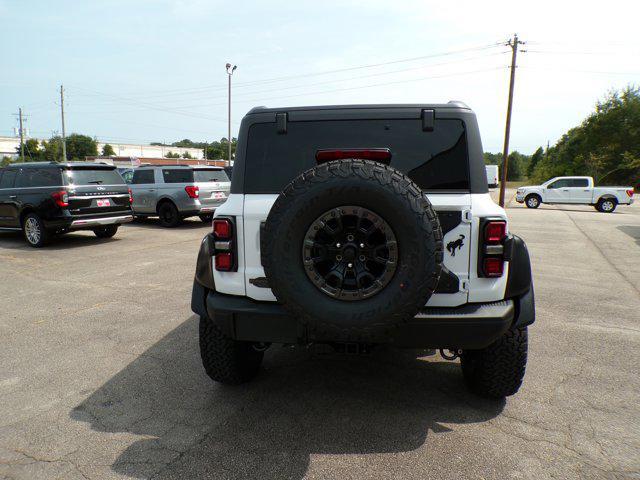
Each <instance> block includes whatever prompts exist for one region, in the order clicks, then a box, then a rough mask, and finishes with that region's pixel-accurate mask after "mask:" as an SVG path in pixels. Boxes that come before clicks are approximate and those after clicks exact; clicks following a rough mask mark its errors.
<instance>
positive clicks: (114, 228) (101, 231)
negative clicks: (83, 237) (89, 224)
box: [93, 225, 118, 238]
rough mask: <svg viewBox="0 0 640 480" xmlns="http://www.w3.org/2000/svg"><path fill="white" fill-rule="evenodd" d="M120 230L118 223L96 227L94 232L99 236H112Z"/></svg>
mask: <svg viewBox="0 0 640 480" xmlns="http://www.w3.org/2000/svg"><path fill="white" fill-rule="evenodd" d="M117 232H118V225H107V226H104V227H100V228H94V229H93V233H94V234H95V236H96V237H98V238H111V237H113V236H114V235H115V234H116V233H117Z"/></svg>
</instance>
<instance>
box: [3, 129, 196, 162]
mask: <svg viewBox="0 0 640 480" xmlns="http://www.w3.org/2000/svg"><path fill="white" fill-rule="evenodd" d="M37 140H38V141H40V142H41V141H42V139H37ZM106 143H109V145H111V146H112V147H113V151H114V152H116V155H117V156H119V157H138V158H141V157H142V158H164V157H165V155H167V154H168V153H169V152H171V153H177V154H179V155H180V156H181V157H182V155H184V154H185V153H188V154H189V155H190V156H191V157H192V158H194V159H204V151H203V150H202V149H201V148H185V147H167V146H164V145H136V144H133V143H111V142H106ZM19 146H20V138H16V137H1V136H0V158H2V157H3V156H8V157H17V156H18V154H17V153H16V149H17V148H18V147H19ZM104 146H105V142H98V153H102V148H103V147H104ZM170 160H173V163H175V159H173V158H172V159H170Z"/></svg>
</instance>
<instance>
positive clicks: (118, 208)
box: [0, 162, 133, 247]
mask: <svg viewBox="0 0 640 480" xmlns="http://www.w3.org/2000/svg"><path fill="white" fill-rule="evenodd" d="M131 201H132V198H131V191H130V190H129V187H128V186H127V184H126V183H125V182H124V180H123V179H122V177H121V176H120V174H119V173H118V171H117V170H116V168H115V167H113V166H111V165H101V164H94V163H82V162H77V163H75V162H71V163H55V162H51V163H42V162H38V163H16V164H13V165H9V166H8V167H5V168H2V169H0V230H22V231H23V232H24V238H25V239H26V241H27V243H28V244H29V245H31V246H32V247H42V246H43V245H45V244H46V243H47V241H48V240H49V239H50V238H51V236H52V235H54V234H59V233H66V232H69V231H71V230H93V232H94V233H95V234H96V236H97V237H99V238H109V237H113V236H114V235H115V234H116V232H117V231H118V226H119V225H120V224H122V223H126V222H130V221H131V220H132V219H133V214H132V211H131Z"/></svg>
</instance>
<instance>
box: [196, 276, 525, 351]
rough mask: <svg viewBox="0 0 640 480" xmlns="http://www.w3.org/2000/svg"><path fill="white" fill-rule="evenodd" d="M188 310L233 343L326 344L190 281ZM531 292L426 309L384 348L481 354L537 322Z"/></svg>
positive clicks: (269, 308) (276, 307) (275, 310)
mask: <svg viewBox="0 0 640 480" xmlns="http://www.w3.org/2000/svg"><path fill="white" fill-rule="evenodd" d="M191 309H192V310H193V311H194V312H195V313H197V314H199V315H200V316H206V317H208V318H210V319H211V320H212V321H214V322H215V323H216V325H217V326H218V327H219V328H220V329H221V330H222V331H223V332H224V333H225V334H226V335H228V336H229V337H231V338H233V339H235V340H241V341H252V342H272V343H309V342H330V341H336V340H337V339H335V338H319V337H312V336H310V335H309V334H308V332H307V330H306V328H305V326H304V325H302V324H301V323H299V322H298V321H297V320H296V319H295V318H293V317H291V316H290V315H289V314H288V312H287V311H286V310H285V309H284V307H283V306H282V305H280V304H277V303H274V302H257V301H254V300H251V299H249V298H247V297H237V296H233V295H224V294H221V293H217V292H215V291H211V290H208V289H207V288H206V287H204V286H203V285H201V284H200V283H198V282H197V281H194V283H193V293H192V298H191ZM534 312H535V307H534V304H533V291H532V290H530V291H529V292H527V293H526V294H525V295H522V296H521V297H517V298H514V299H509V300H503V301H499V302H492V303H477V304H467V305H464V306H461V307H456V308H440V307H438V308H424V309H423V310H421V311H420V312H419V313H418V314H417V315H416V316H415V318H413V319H412V320H411V321H409V322H407V323H406V324H404V325H403V326H401V327H399V328H398V329H396V330H395V331H394V332H393V334H392V335H390V336H389V338H388V339H387V340H386V343H390V344H393V345H396V346H398V347H407V348H463V349H473V348H483V347H486V346H487V345H489V344H491V343H492V342H494V341H495V340H496V339H498V338H499V337H500V336H502V334H504V332H505V331H506V330H507V329H508V328H509V327H511V326H512V325H514V324H516V325H528V324H530V323H533V320H534V317H535V313H534Z"/></svg>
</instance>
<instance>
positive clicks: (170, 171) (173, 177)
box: [162, 168, 193, 183]
mask: <svg viewBox="0 0 640 480" xmlns="http://www.w3.org/2000/svg"><path fill="white" fill-rule="evenodd" d="M162 178H163V179H164V183H193V170H191V169H190V168H167V169H164V168H163V169H162Z"/></svg>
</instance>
